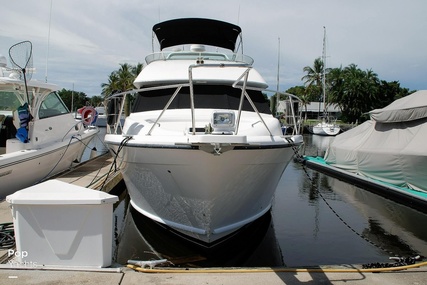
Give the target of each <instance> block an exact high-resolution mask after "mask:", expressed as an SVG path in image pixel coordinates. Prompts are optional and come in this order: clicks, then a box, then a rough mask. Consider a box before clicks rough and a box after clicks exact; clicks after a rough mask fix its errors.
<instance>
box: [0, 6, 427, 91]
mask: <svg viewBox="0 0 427 285" xmlns="http://www.w3.org/2000/svg"><path fill="white" fill-rule="evenodd" d="M0 3H2V4H1V7H2V8H1V14H2V15H1V17H0V54H2V55H4V56H6V57H7V58H8V56H9V54H8V51H9V48H10V47H11V46H12V45H14V44H16V43H18V42H21V41H26V40H28V41H31V42H32V45H33V65H34V67H35V68H36V71H35V72H34V73H33V75H32V78H33V79H37V80H40V81H46V79H47V82H49V83H54V84H58V85H59V86H60V88H65V89H68V90H75V91H78V92H84V93H86V94H87V95H88V96H94V95H100V94H101V90H102V88H101V84H102V83H107V82H108V76H109V75H110V73H111V72H112V71H115V70H118V69H119V67H120V64H122V63H129V64H132V65H135V64H137V63H145V56H146V55H148V54H149V53H151V52H152V27H153V25H155V24H156V23H158V22H162V21H166V20H170V19H175V18H186V17H198V18H212V19H217V20H221V21H225V22H230V23H233V24H237V25H239V26H240V27H241V28H242V31H243V47H244V53H245V54H246V55H249V56H251V57H252V58H253V59H254V60H255V62H254V67H255V68H256V69H257V70H258V71H259V72H260V73H261V74H262V75H263V77H264V79H265V80H266V81H267V83H268V84H269V88H270V89H276V86H277V74H278V73H279V84H280V90H281V91H285V90H286V89H288V88H290V87H293V86H297V85H303V82H302V81H301V78H302V77H303V76H304V75H305V73H304V72H303V68H304V67H305V66H312V65H313V62H314V60H315V59H316V58H318V57H321V56H322V50H323V32H324V29H323V27H325V28H326V65H327V67H330V68H334V67H340V66H342V67H346V66H348V65H349V64H352V63H353V64H356V65H357V66H358V67H359V68H360V69H362V70H372V71H373V72H375V73H376V74H377V75H378V77H379V79H381V80H386V81H399V82H400V86H401V87H404V88H408V89H410V90H421V89H427V78H426V77H427V33H426V31H427V17H426V15H427V1H425V0H411V1H397V0H358V1H354V0H353V1H350V0H323V1H319V0H265V1H262V2H261V1H259V0H245V1H242V0H240V1H234V0H215V1H207V0H204V1H202V0H191V1H187V0H181V1H176V0H156V1H143V0H90V1H87V0H73V1H69V0H40V1H32V0H14V1H6V0H3V1H1V2H0ZM279 39H280V40H279ZM279 42H280V44H279ZM278 67H279V68H278Z"/></svg>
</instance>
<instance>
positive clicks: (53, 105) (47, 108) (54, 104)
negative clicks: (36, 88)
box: [39, 92, 69, 119]
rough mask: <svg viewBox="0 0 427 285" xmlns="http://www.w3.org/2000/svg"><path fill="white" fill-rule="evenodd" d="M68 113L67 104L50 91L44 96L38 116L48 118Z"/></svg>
mask: <svg viewBox="0 0 427 285" xmlns="http://www.w3.org/2000/svg"><path fill="white" fill-rule="evenodd" d="M66 113H69V111H68V108H67V106H65V104H64V102H63V101H62V100H61V98H60V97H59V95H58V94H57V93H55V92H52V93H50V94H49V95H47V96H46V97H45V99H44V100H43V102H42V103H41V105H40V109H39V118H40V119H43V118H49V117H54V116H58V115H62V114H66Z"/></svg>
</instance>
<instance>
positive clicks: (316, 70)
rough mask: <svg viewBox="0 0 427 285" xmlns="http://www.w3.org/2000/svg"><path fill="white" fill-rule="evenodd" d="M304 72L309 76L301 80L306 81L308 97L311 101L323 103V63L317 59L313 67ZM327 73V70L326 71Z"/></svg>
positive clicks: (307, 67)
mask: <svg viewBox="0 0 427 285" xmlns="http://www.w3.org/2000/svg"><path fill="white" fill-rule="evenodd" d="M303 71H304V72H306V73H307V74H306V75H304V76H303V77H302V78H301V80H302V81H304V85H305V87H306V88H305V91H306V96H307V97H308V98H309V99H310V101H315V102H320V101H322V78H323V61H322V60H321V59H320V57H319V58H316V59H315V60H314V63H313V67H311V66H305V67H304V68H303ZM325 73H326V70H325Z"/></svg>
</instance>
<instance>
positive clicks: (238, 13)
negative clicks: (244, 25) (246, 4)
mask: <svg viewBox="0 0 427 285" xmlns="http://www.w3.org/2000/svg"><path fill="white" fill-rule="evenodd" d="M239 22H240V4H239V9H238V10H237V25H239Z"/></svg>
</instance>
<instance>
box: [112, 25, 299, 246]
mask: <svg viewBox="0 0 427 285" xmlns="http://www.w3.org/2000/svg"><path fill="white" fill-rule="evenodd" d="M153 33H154V36H155V37H153V39H154V38H157V40H158V44H159V48H160V52H156V53H152V54H150V55H148V56H147V57H146V63H147V64H146V65H145V66H144V67H143V69H142V71H141V73H140V74H139V75H138V77H137V78H136V80H135V81H134V85H135V86H136V88H137V89H136V90H133V91H129V92H126V93H124V94H118V95H119V96H123V95H129V94H130V93H134V94H136V99H135V102H134V104H133V108H132V112H131V114H130V115H129V116H128V117H126V120H125V123H124V126H123V128H122V129H120V132H117V133H111V134H107V135H106V136H105V142H106V144H107V145H108V146H109V148H110V149H111V151H112V153H113V154H114V155H115V156H116V160H117V163H118V164H121V170H122V174H123V178H124V181H125V183H126V186H127V189H128V192H129V195H130V200H131V201H130V203H131V205H132V206H133V207H134V208H135V209H136V210H138V211H139V212H140V213H142V214H143V215H145V216H147V217H149V218H151V219H152V220H154V221H156V222H158V223H161V224H164V225H166V226H168V227H170V228H172V229H174V230H175V231H176V232H177V233H179V234H182V235H183V236H184V237H185V238H190V239H191V240H192V241H195V242H197V243H202V244H204V245H206V244H207V245H213V244H216V243H218V242H220V241H221V240H223V239H225V238H226V237H227V236H229V235H230V234H232V233H234V232H235V231H237V230H238V229H240V228H242V227H244V226H245V225H247V224H249V223H251V222H252V221H255V220H256V219H258V218H259V217H261V216H263V215H264V214H265V213H266V212H268V211H269V210H270V208H271V205H272V200H273V196H274V193H275V190H276V187H277V185H278V182H279V180H280V178H281V176H282V173H283V171H284V170H285V168H286V166H287V164H288V163H289V161H290V160H291V158H292V156H293V155H294V153H295V151H297V150H298V148H299V146H300V145H301V144H302V143H303V141H302V136H301V135H300V134H297V133H294V134H291V135H286V136H284V135H283V134H282V130H281V124H280V122H279V120H278V119H276V118H275V117H274V116H273V115H272V114H271V111H270V106H269V100H268V99H267V96H266V95H265V94H264V93H263V92H265V91H266V90H267V87H268V86H267V83H266V82H265V80H264V79H263V78H262V77H261V75H260V74H259V73H258V72H257V71H256V70H255V69H254V67H253V66H252V63H253V59H252V58H250V57H248V56H246V55H244V54H243V53H239V52H238V50H239V49H242V43H241V29H240V27H239V26H236V25H234V24H230V23H226V22H222V21H218V20H210V19H199V18H186V19H175V20H170V21H166V22H162V23H159V24H156V25H155V26H154V27H153ZM238 40H240V41H239V42H238ZM187 44H190V45H189V46H188V48H187ZM153 46H154V44H153ZM287 95H288V96H289V100H290V102H292V104H291V106H292V108H290V109H291V110H292V111H294V107H295V106H297V105H298V102H299V101H298V99H297V98H296V97H295V96H293V95H290V94H287ZM123 97H125V96H123ZM294 122H298V120H296V118H294ZM299 129H300V128H299V127H297V126H295V127H294V130H299Z"/></svg>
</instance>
